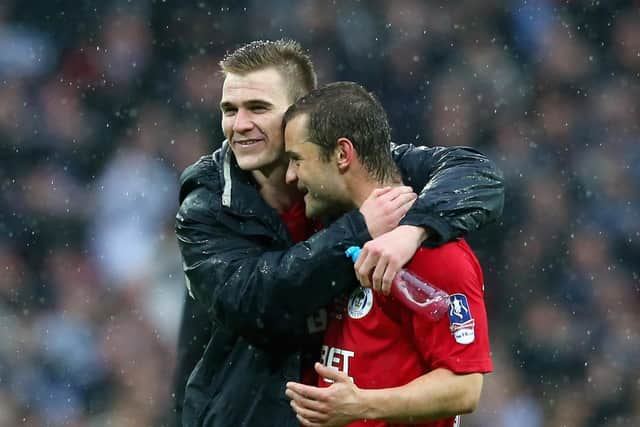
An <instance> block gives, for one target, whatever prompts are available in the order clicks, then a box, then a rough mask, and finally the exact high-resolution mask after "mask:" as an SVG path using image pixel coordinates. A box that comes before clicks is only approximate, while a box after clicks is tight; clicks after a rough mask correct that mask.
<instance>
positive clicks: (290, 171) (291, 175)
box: [284, 161, 298, 184]
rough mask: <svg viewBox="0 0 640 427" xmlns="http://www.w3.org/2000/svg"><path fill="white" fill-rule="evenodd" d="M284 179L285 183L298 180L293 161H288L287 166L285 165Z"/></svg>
mask: <svg viewBox="0 0 640 427" xmlns="http://www.w3.org/2000/svg"><path fill="white" fill-rule="evenodd" d="M284 180H285V182H286V183H287V184H292V183H294V182H296V181H297V180H298V175H297V174H296V171H295V166H294V165H293V162H291V161H290V162H289V166H287V173H286V174H285V176H284Z"/></svg>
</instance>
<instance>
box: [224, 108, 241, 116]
mask: <svg viewBox="0 0 640 427" xmlns="http://www.w3.org/2000/svg"><path fill="white" fill-rule="evenodd" d="M237 111H238V110H235V109H233V108H230V109H228V110H223V111H222V114H223V115H225V116H227V117H230V116H234V115H235V114H236V112H237Z"/></svg>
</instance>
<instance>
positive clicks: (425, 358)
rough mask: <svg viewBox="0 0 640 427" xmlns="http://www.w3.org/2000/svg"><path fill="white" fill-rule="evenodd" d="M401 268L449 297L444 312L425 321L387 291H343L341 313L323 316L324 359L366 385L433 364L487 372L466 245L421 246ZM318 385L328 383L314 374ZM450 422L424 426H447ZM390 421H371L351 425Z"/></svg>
mask: <svg viewBox="0 0 640 427" xmlns="http://www.w3.org/2000/svg"><path fill="white" fill-rule="evenodd" d="M406 268H407V269H408V270H410V271H412V272H414V273H415V274H416V275H418V276H420V277H422V278H423V279H425V280H426V281H428V282H430V283H432V284H433V285H435V286H436V287H439V288H441V289H442V290H444V291H445V292H447V293H448V294H449V295H450V298H449V300H450V302H451V304H450V308H449V313H448V316H446V315H445V316H444V317H443V318H442V319H440V320H439V321H437V322H431V321H429V320H428V319H426V318H424V317H422V316H420V315H418V314H414V313H413V312H411V311H410V310H409V309H407V308H405V307H404V306H403V305H402V304H401V303H400V302H398V301H396V300H394V299H393V297H391V296H389V297H386V296H384V295H383V294H378V293H375V294H374V293H373V292H372V291H371V289H365V288H358V289H356V290H355V291H353V293H352V294H351V296H350V297H349V303H348V306H347V310H346V313H344V314H343V315H342V316H338V317H341V318H336V317H334V318H331V319H330V320H329V326H328V329H327V332H326V334H325V339H324V345H323V346H322V355H321V359H322V363H324V364H325V365H328V366H332V367H335V368H337V369H339V370H341V371H342V372H345V373H346V374H347V375H348V376H349V377H351V378H352V379H353V381H354V383H355V384H356V385H357V386H358V387H360V388H364V389H379V388H388V387H397V386H401V385H405V384H407V383H409V382H410V381H412V380H413V379H415V378H417V377H419V376H421V375H424V374H426V373H427V372H430V371H432V370H434V369H436V368H446V369H449V370H451V371H452V372H455V373H457V374H466V373H474V372H479V373H486V372H490V371H491V370H492V364H491V358H490V354H489V334H488V329H487V315H486V310H485V305H484V289H483V275H482V269H481V267H480V264H479V263H478V260H477V259H476V257H475V255H474V254H473V252H472V251H471V248H469V246H468V245H467V243H466V242H465V241H464V240H459V241H456V242H451V243H448V244H445V245H443V246H441V247H438V248H421V249H419V250H418V251H417V252H416V254H415V255H414V257H413V258H412V260H411V262H409V264H408V265H407V266H406ZM318 385H319V386H321V387H328V386H330V385H331V384H330V383H328V382H327V381H325V380H324V379H323V378H319V379H318ZM455 421H456V420H455V418H448V419H444V420H440V421H437V422H432V423H428V424H422V425H423V426H429V427H436V426H437V427H451V426H454V423H455ZM388 425H390V424H387V423H385V422H375V421H371V420H369V421H366V422H365V421H358V422H354V423H352V424H349V426H351V427H354V426H358V427H360V426H361V427H382V426H388ZM394 425H396V424H394ZM413 425H414V426H415V424H413Z"/></svg>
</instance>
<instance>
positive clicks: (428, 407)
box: [360, 369, 482, 423]
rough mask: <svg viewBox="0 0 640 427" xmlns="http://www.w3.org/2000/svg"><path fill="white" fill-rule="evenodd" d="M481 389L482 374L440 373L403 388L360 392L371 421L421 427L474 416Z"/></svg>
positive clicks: (444, 370)
mask: <svg viewBox="0 0 640 427" xmlns="http://www.w3.org/2000/svg"><path fill="white" fill-rule="evenodd" d="M481 389H482V374H467V375H456V374H454V373H452V372H451V371H449V370H446V369H436V370H435V371H432V372H429V373H428V374H425V375H423V376H421V377H419V378H417V379H415V380H414V381H412V382H410V383H408V384H406V385H404V386H402V387H396V388H390V389H389V388H388V389H379V390H363V389H360V393H361V397H360V399H361V405H362V408H363V410H365V411H366V413H367V414H368V416H367V418H369V419H376V420H384V421H387V422H397V423H417V422H427V421H433V420H436V419H442V418H447V417H452V416H455V415H458V414H465V413H469V412H473V411H474V410H475V408H476V406H477V403H478V400H479V398H480V391H481Z"/></svg>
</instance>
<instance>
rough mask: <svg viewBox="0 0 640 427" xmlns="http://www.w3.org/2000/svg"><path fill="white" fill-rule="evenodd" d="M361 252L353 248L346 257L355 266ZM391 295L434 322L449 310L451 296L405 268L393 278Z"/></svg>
mask: <svg viewBox="0 0 640 427" xmlns="http://www.w3.org/2000/svg"><path fill="white" fill-rule="evenodd" d="M361 250H362V249H360V248H359V247H358V246H351V247H349V248H348V249H347V250H346V251H345V255H346V256H348V257H350V258H351V260H352V261H353V263H354V264H355V262H356V261H357V260H358V256H359V255H360V251H361ZM391 295H393V297H394V298H395V299H397V300H398V301H400V302H401V303H403V304H404V305H405V306H407V307H408V308H409V309H410V310H413V311H414V312H416V313H418V314H421V315H423V316H425V317H427V318H428V319H429V320H432V321H434V322H435V321H436V320H440V318H442V316H443V315H444V314H445V313H446V312H447V311H448V310H449V294H447V293H446V292H445V291H443V290H442V289H439V288H436V287H435V286H433V285H432V284H430V283H429V282H427V281H426V280H423V279H421V278H420V277H418V276H416V275H415V274H414V273H412V272H410V271H409V270H407V269H404V268H403V269H401V270H400V271H399V272H398V273H397V274H396V276H395V277H394V278H393V281H392V283H391Z"/></svg>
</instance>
